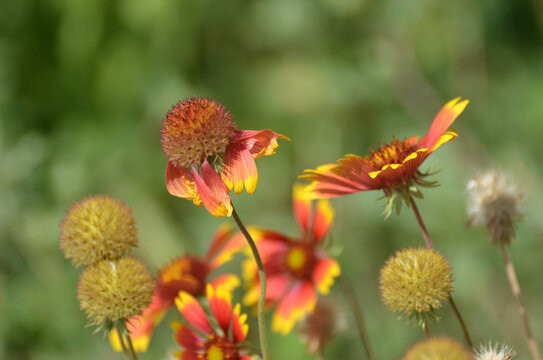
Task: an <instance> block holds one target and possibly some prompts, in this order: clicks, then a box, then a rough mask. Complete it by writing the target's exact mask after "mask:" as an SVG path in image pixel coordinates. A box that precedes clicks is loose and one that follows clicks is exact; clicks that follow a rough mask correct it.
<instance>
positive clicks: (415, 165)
mask: <svg viewBox="0 0 543 360" xmlns="http://www.w3.org/2000/svg"><path fill="white" fill-rule="evenodd" d="M467 104H468V100H464V101H460V98H456V99H454V100H452V101H449V102H448V103H447V104H446V105H445V106H444V107H443V108H442V109H441V111H440V112H439V113H438V114H437V116H436V118H435V119H434V122H433V123H432V125H431V126H430V129H429V130H428V133H427V134H426V136H424V137H423V138H422V140H420V141H418V136H415V137H411V138H407V139H404V140H398V139H394V140H393V141H392V142H391V143H390V144H385V145H382V146H381V147H380V148H379V149H378V150H374V151H372V152H371V154H370V155H369V156H366V157H360V156H358V155H353V154H349V155H346V156H345V157H344V158H343V159H340V160H339V161H338V164H326V165H321V166H319V167H318V168H317V169H315V170H305V171H304V175H302V176H301V177H302V178H305V179H308V180H310V181H311V184H310V185H309V188H308V192H309V193H310V194H311V196H312V197H313V198H318V199H323V198H332V197H336V196H340V195H346V194H351V193H356V192H359V191H366V190H383V191H384V192H385V195H386V196H387V199H389V200H390V199H392V200H394V197H395V195H397V194H400V195H402V196H404V197H405V196H407V195H406V194H409V193H410V192H411V193H414V194H415V195H418V194H419V192H418V190H417V188H416V187H417V186H432V185H434V183H431V182H427V181H425V180H424V177H425V176H427V175H428V174H427V173H426V174H425V173H421V172H420V171H419V170H418V169H419V166H420V165H421V164H422V162H423V161H424V160H425V159H426V158H427V157H428V156H429V155H430V154H431V153H432V152H433V151H434V150H436V149H437V148H438V147H440V146H441V145H443V144H444V143H446V142H448V141H450V140H452V139H454V138H455V137H456V136H457V134H456V132H455V131H453V130H448V131H447V129H448V127H449V126H450V125H451V124H452V123H453V122H454V120H455V119H456V118H457V117H458V115H460V114H461V113H462V111H464V109H465V107H466V106H467ZM406 192H407V193H406ZM419 196H420V195H419ZM389 204H392V201H389ZM390 206H392V205H390Z"/></svg>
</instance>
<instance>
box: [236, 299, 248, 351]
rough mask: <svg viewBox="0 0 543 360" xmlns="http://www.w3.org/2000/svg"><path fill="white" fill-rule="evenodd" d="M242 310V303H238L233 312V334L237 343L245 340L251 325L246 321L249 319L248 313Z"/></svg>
mask: <svg viewBox="0 0 543 360" xmlns="http://www.w3.org/2000/svg"><path fill="white" fill-rule="evenodd" d="M240 311H241V307H240V305H239V304H236V306H235V307H234V312H233V314H232V336H233V338H234V342H235V343H236V344H237V343H240V342H242V341H243V340H245V338H246V337H247V332H248V331H249V325H247V324H246V323H245V322H246V321H247V315H246V314H240ZM243 358H244V357H241V359H243Z"/></svg>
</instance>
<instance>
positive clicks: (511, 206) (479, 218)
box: [467, 171, 522, 245]
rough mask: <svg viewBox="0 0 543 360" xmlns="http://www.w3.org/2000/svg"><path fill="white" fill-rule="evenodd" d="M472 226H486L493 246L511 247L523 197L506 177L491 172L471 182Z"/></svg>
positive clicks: (469, 202) (520, 215) (520, 214)
mask: <svg viewBox="0 0 543 360" xmlns="http://www.w3.org/2000/svg"><path fill="white" fill-rule="evenodd" d="M467 189H468V216H469V225H473V226H486V228H487V229H488V233H489V234H490V239H491V242H492V243H493V244H495V245H499V244H502V243H503V244H505V245H509V244H510V243H511V240H512V239H513V238H514V237H515V225H516V223H517V222H518V221H520V220H521V219H522V213H521V212H520V209H519V203H520V200H521V199H522V193H521V192H520V191H519V190H518V188H517V187H516V186H515V185H513V184H512V183H511V182H510V181H509V180H508V178H507V177H506V176H504V175H501V174H498V173H497V172H496V171H489V172H487V173H484V174H482V175H481V176H477V177H475V178H473V179H471V180H470V181H469V182H468V186H467Z"/></svg>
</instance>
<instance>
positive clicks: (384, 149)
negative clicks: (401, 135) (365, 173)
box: [367, 139, 417, 170]
mask: <svg viewBox="0 0 543 360" xmlns="http://www.w3.org/2000/svg"><path fill="white" fill-rule="evenodd" d="M416 150H417V146H416V145H414V144H412V143H411V142H410V141H409V139H404V140H398V139H394V140H392V143H390V144H385V145H381V147H380V148H379V149H377V150H372V151H371V155H370V156H368V157H367V160H368V161H369V162H370V163H371V165H372V168H373V169H374V170H380V169H381V168H382V167H383V166H385V165H387V164H401V163H402V161H403V160H404V159H405V158H406V157H407V156H409V155H410V154H411V153H413V152H414V151H416Z"/></svg>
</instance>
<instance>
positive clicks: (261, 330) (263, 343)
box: [231, 203, 270, 360]
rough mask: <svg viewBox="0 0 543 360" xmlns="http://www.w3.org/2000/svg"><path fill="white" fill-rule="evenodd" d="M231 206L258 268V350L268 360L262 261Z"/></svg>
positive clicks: (264, 284) (264, 283)
mask: <svg viewBox="0 0 543 360" xmlns="http://www.w3.org/2000/svg"><path fill="white" fill-rule="evenodd" d="M231 205H232V217H233V218H234V221H235V222H236V225H237V226H238V228H239V229H240V231H241V232H242V233H243V236H245V239H246V240H247V243H248V244H249V247H250V248H251V252H252V254H253V258H254V260H255V262H256V266H257V267H258V278H259V280H260V295H259V297H258V307H257V319H258V335H259V337H260V349H261V351H262V359H263V360H270V353H269V347H268V331H267V328H266V318H265V316H264V304H265V300H266V272H265V271H264V264H263V263H262V259H261V258H260V254H259V253H258V249H257V248H256V244H255V242H254V240H253V238H252V236H251V234H249V231H248V230H247V228H246V227H245V225H243V222H242V221H241V219H240V217H239V215H238V213H237V211H236V208H235V207H234V204H232V203H231Z"/></svg>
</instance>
